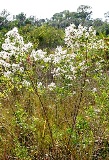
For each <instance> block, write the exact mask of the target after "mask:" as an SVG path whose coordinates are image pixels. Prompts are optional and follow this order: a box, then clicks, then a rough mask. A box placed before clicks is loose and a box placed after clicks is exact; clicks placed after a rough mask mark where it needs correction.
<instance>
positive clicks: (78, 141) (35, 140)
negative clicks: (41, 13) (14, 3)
mask: <svg viewBox="0 0 109 160" xmlns="http://www.w3.org/2000/svg"><path fill="white" fill-rule="evenodd" d="M65 13H66V18H67V19H69V15H68V14H69V12H68V11H66V12H65ZM55 16H59V15H55ZM23 17H24V15H23ZM19 30H20V32H21V33H22V35H23V36H24V41H23V38H22V37H21V36H20V35H19V33H18V29H17V28H14V29H13V30H11V31H9V32H8V33H7V34H6V39H5V40H4V38H3V40H2V41H1V43H2V45H1V46H2V48H1V49H2V50H1V52H0V58H1V59H0V72H1V77H0V100H1V102H0V158H1V160H6V159H18V160H20V159H21V160H34V159H39V160H40V159H53V160H58V159H69V160H70V159H75V160H76V159H77V160H79V159H89V160H90V159H98V158H99V159H103V158H105V159H108V157H109V125H108V124H109V118H108V117H109V116H108V115H109V105H108V100H109V98H108V97H109V76H108V69H109V68H108V57H106V53H107V51H108V50H109V43H108V38H107V39H106V38H102V36H101V37H98V36H96V33H95V30H94V29H93V28H92V27H89V28H86V27H83V26H81V25H79V26H78V28H77V27H76V26H75V25H70V26H69V28H67V29H66V30H65V43H66V45H64V47H63V46H58V47H57V48H56V46H57V45H62V44H63V36H64V33H63V31H62V30H58V29H55V28H54V27H51V26H48V25H43V26H40V27H33V26H31V25H30V24H28V25H26V26H25V27H20V29H19ZM59 37H60V38H59ZM100 38H102V39H100ZM3 41H4V43H3ZM28 41H31V42H33V43H34V44H33V45H32V44H31V43H29V42H28ZM27 42H28V43H27ZM47 47H48V48H47ZM34 48H35V49H36V48H42V49H43V50H41V49H38V50H35V49H34ZM49 48H50V50H49ZM55 48H56V49H55Z"/></svg>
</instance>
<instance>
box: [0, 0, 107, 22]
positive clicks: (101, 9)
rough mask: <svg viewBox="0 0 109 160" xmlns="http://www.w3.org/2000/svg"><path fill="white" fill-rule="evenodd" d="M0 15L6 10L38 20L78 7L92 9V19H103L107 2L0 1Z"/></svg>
mask: <svg viewBox="0 0 109 160" xmlns="http://www.w3.org/2000/svg"><path fill="white" fill-rule="evenodd" d="M0 1H1V3H0V13H1V12H2V11H3V9H6V10H7V11H8V12H9V13H10V14H11V15H17V14H19V13H21V12H23V13H25V14H26V15H27V17H29V16H35V17H36V18H38V19H41V18H44V19H45V18H51V17H52V16H53V14H55V13H59V12H62V11H64V10H69V11H71V12H75V11H77V8H78V7H79V6H80V5H88V6H91V7H92V12H93V15H92V18H94V19H95V18H102V19H103V18H104V13H106V12H108V11H109V0H0Z"/></svg>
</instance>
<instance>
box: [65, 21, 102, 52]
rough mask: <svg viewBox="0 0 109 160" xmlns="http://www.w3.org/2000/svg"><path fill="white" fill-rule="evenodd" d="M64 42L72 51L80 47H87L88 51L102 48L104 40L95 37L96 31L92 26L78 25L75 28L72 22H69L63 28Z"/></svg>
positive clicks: (76, 50)
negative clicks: (69, 23)
mask: <svg viewBox="0 0 109 160" xmlns="http://www.w3.org/2000/svg"><path fill="white" fill-rule="evenodd" d="M65 43H66V45H67V46H68V47H71V48H72V49H73V51H74V52H78V51H80V50H81V47H84V48H87V50H88V51H89V50H90V49H98V48H104V41H103V40H98V39H97V36H96V31H95V30H94V28H93V27H92V26H91V27H89V28H87V27H83V26H81V25H79V26H78V28H76V26H75V25H74V24H71V25H70V26H69V27H67V28H66V29H65Z"/></svg>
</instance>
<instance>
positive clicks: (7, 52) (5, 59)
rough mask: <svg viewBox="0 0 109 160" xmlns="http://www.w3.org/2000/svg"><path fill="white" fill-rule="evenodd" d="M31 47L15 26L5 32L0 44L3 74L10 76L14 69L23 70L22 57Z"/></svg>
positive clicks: (0, 61)
mask: <svg viewBox="0 0 109 160" xmlns="http://www.w3.org/2000/svg"><path fill="white" fill-rule="evenodd" d="M31 48H32V43H30V42H29V43H28V44H25V43H24V41H23V37H22V36H20V35H19V33H18V29H17V28H16V27H15V28H13V29H12V30H11V31H9V32H8V33H7V34H6V39H5V42H4V43H3V44H2V49H3V51H1V52H0V65H1V66H2V67H3V69H4V76H6V77H10V76H11V75H13V74H14V73H15V72H16V71H19V72H21V73H22V72H23V71H24V67H23V59H24V58H25V55H26V54H27V53H28V51H29V50H30V49H31Z"/></svg>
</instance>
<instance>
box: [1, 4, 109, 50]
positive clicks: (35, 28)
mask: <svg viewBox="0 0 109 160" xmlns="http://www.w3.org/2000/svg"><path fill="white" fill-rule="evenodd" d="M91 15H92V7H90V6H87V5H80V6H79V7H78V8H77V11H76V12H70V11H69V10H64V11H62V12H60V13H55V14H54V15H53V16H52V17H51V18H50V19H47V18H46V19H37V18H36V17H35V16H30V17H27V16H26V14H25V13H23V12H21V13H19V14H18V15H13V19H12V20H10V19H9V16H10V13H9V12H8V11H7V10H5V9H4V10H3V11H2V12H1V13H0V38H1V42H2V41H3V37H4V34H5V33H6V32H7V31H9V30H11V29H12V28H13V27H18V28H19V31H20V34H22V35H23V37H24V40H25V41H27V42H28V41H31V42H32V43H33V44H34V48H35V49H37V48H50V49H51V48H52V49H53V48H55V47H56V46H57V45H63V44H64V42H63V38H64V29H65V28H66V27H68V26H69V25H70V24H71V23H73V24H75V25H76V26H78V25H79V24H82V25H83V26H87V27H89V26H93V27H94V28H95V30H96V31H97V34H98V35H102V34H103V35H106V36H107V35H108V34H109V23H108V20H109V12H106V13H104V17H105V21H103V20H102V19H100V18H96V19H92V18H91Z"/></svg>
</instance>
